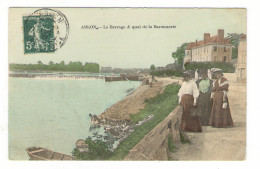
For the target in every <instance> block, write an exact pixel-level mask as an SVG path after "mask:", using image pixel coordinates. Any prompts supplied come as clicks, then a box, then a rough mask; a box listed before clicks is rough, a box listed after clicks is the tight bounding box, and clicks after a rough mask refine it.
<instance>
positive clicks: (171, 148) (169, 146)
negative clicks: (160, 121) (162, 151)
mask: <svg viewBox="0 0 260 169" xmlns="http://www.w3.org/2000/svg"><path fill="white" fill-rule="evenodd" d="M176 148H177V147H176V145H175V144H174V143H173V139H172V135H171V134H169V135H168V149H169V151H170V152H172V153H173V152H174V150H176Z"/></svg>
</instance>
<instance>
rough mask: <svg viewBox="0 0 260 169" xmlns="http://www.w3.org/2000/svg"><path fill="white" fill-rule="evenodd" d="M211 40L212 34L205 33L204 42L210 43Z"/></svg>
mask: <svg viewBox="0 0 260 169" xmlns="http://www.w3.org/2000/svg"><path fill="white" fill-rule="evenodd" d="M209 40H210V34H209V33H204V43H208V42H209Z"/></svg>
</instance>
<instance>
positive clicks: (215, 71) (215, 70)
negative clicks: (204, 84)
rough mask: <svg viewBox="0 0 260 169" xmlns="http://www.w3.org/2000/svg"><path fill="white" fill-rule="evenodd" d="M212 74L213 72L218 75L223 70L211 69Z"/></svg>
mask: <svg viewBox="0 0 260 169" xmlns="http://www.w3.org/2000/svg"><path fill="white" fill-rule="evenodd" d="M211 72H213V73H217V72H220V73H222V69H219V68H211Z"/></svg>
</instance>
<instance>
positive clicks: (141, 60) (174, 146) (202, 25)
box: [8, 8, 247, 161]
mask: <svg viewBox="0 0 260 169" xmlns="http://www.w3.org/2000/svg"><path fill="white" fill-rule="evenodd" d="M246 18H247V10H246V9H243V8H9V25H8V29H9V35H8V36H9V44H8V46H9V72H8V73H9V100H8V102H9V106H8V107H9V112H8V137H9V138H8V151H9V154H8V157H9V160H47V161H53V160H56V161H60V160H75V161H80V160H102V161H103V160H116V161H118V160H127V161H154V160H159V161H194V160H198V161H216V160H217V161H241V160H245V159H246V116H247V114H246V110H247V101H246V100H247V98H246V95H247V89H246V86H247V19H246Z"/></svg>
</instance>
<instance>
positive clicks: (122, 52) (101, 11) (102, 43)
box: [9, 8, 247, 68]
mask: <svg viewBox="0 0 260 169" xmlns="http://www.w3.org/2000/svg"><path fill="white" fill-rule="evenodd" d="M53 9H55V10H58V11H60V12H62V13H63V14H64V15H65V16H66V17H67V19H68V22H69V28H70V29H69V35H68V39H67V41H66V43H65V44H64V46H62V47H61V48H59V49H58V50H56V51H55V52H54V53H35V54H24V39H23V37H24V35H23V23H22V17H23V16H26V15H29V14H31V13H33V12H34V11H35V10H37V8H10V9H9V63H26V64H28V63H37V62H38V61H42V62H43V63H44V64H48V63H49V62H50V61H53V62H54V63H59V62H61V61H65V63H68V62H70V61H80V62H83V63H85V62H95V63H99V65H100V66H101V67H107V66H111V67H120V68H149V67H150V65H152V64H154V65H155V66H156V67H159V66H166V65H167V64H169V63H173V62H174V59H173V58H172V57H171V55H172V52H175V51H176V48H177V47H179V46H181V44H182V43H186V42H193V41H196V39H197V40H202V39H203V35H204V33H210V35H211V36H214V35H216V34H217V30H218V29H224V31H225V36H227V33H245V34H246V33H247V26H246V17H247V16H246V9H214V8H211V9H198V8H190V9H187V8H178V9H177V8H175V9H174V8H164V9H163V8H53ZM83 25H97V26H98V27H103V25H106V26H110V25H113V26H128V25H130V27H132V26H139V25H141V26H143V25H147V26H148V25H151V26H153V25H158V26H172V25H174V26H176V28H170V29H154V28H153V29H148V28H146V29H132V28H130V29H123V30H122V29H98V30H97V29H81V28H82V26H83Z"/></svg>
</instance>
